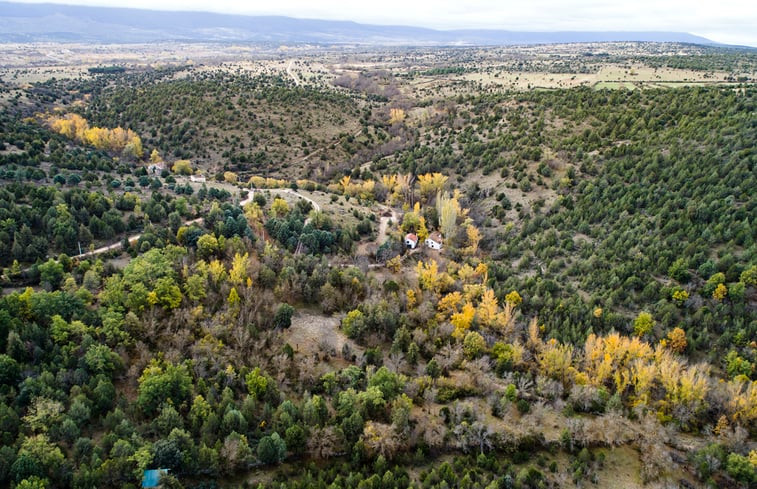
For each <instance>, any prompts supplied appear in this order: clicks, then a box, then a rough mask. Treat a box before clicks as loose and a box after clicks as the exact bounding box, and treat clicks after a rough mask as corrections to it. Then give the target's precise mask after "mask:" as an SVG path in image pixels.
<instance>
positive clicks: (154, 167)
mask: <svg viewBox="0 0 757 489" xmlns="http://www.w3.org/2000/svg"><path fill="white" fill-rule="evenodd" d="M165 169H166V164H165V163H163V162H162V161H159V162H158V163H150V164H149V165H147V173H150V174H152V175H159V174H160V173H161V172H162V171H163V170H165Z"/></svg>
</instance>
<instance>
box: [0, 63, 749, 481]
mask: <svg viewBox="0 0 757 489" xmlns="http://www.w3.org/2000/svg"><path fill="white" fill-rule="evenodd" d="M717 56H718V55H717V54H709V55H707V57H705V58H703V59H700V60H699V61H700V62H701V63H704V64H706V65H707V66H710V65H714V66H719V65H725V66H729V67H730V66H733V65H734V64H737V63H741V62H742V61H743V56H742V55H731V54H723V58H722V59H719V58H717ZM652 58H653V59H652ZM644 60H645V62H647V63H650V64H655V63H656V64H659V65H660V66H670V65H671V64H673V65H675V64H676V63H683V64H692V63H693V62H692V61H690V60H687V58H685V57H683V58H680V59H679V58H674V59H670V58H667V57H659V56H650V59H646V58H644ZM467 66H468V65H467V64H465V63H458V64H449V65H448V66H444V67H439V66H436V67H434V66H429V67H425V68H424V69H422V70H417V69H416V70H414V71H412V70H410V71H407V72H404V71H401V70H400V69H396V72H392V71H379V70H371V69H365V70H364V72H362V73H361V75H360V76H359V77H350V76H347V75H344V76H341V77H337V76H334V78H333V80H332V82H333V83H331V84H322V83H317V84H316V83H312V84H311V83H302V84H300V83H299V82H298V81H297V80H292V79H291V78H288V77H287V76H286V73H283V74H279V75H274V74H269V73H263V74H261V73H246V72H242V71H240V70H236V69H228V68H227V69H222V68H208V67H203V68H202V69H200V68H192V67H187V66H177V67H174V68H155V69H144V70H130V69H115V68H117V66H115V65H113V66H112V67H111V66H110V65H108V66H100V67H95V68H92V69H90V70H89V71H90V73H89V74H88V75H87V76H85V77H80V78H55V79H50V80H47V81H43V82H38V83H34V84H31V85H30V86H29V87H28V88H27V89H26V90H27V92H28V93H27V97H28V98H27V103H28V105H24V104H15V105H13V106H5V107H4V110H3V111H2V112H0V267H2V268H1V271H2V273H1V274H0V285H2V286H3V289H2V294H1V295H0V440H2V443H0V485H2V486H8V487H11V488H19V489H21V488H23V489H31V488H34V489H37V488H64V487H72V488H77V489H89V488H106V487H126V488H130V487H131V488H136V487H141V484H142V480H143V476H144V473H145V471H147V470H162V471H163V475H162V477H161V480H160V482H161V485H162V487H166V488H181V487H186V488H197V489H200V488H202V489H206V488H207V489H210V488H226V487H244V488H256V489H257V488H260V489H288V488H292V489H294V488H306V487H307V488H311V487H316V488H323V489H327V488H328V489H339V488H361V489H362V488H394V487H397V488H416V489H420V488H429V489H430V488H435V489H436V488H439V489H441V488H453V487H459V488H470V489H473V488H480V489H484V488H486V489H495V488H497V489H499V488H550V487H687V488H688V487H727V488H731V487H733V488H740V487H741V488H752V487H757V368H756V367H755V365H756V364H757V245H756V244H755V243H756V240H757V227H756V226H755V224H754V221H755V218H757V199H755V195H757V154H756V153H755V148H757V145H755V142H756V141H757V119H756V118H755V114H757V110H756V109H757V108H756V107H755V105H756V102H757V100H756V97H757V90H755V87H754V85H753V84H750V83H738V82H734V83H732V84H726V85H707V86H680V87H674V88H666V89H665V88H645V89H643V90H642V89H635V90H625V89H612V90H610V89H597V88H593V87H576V88H561V89H550V90H526V91H518V90H500V91H492V90H479V89H478V88H477V86H476V85H472V84H471V85H467V86H466V87H467V88H466V90H465V93H454V94H451V95H450V94H448V95H445V93H444V92H439V93H436V94H435V95H432V96H427V95H424V94H423V93H425V92H423V93H421V92H419V91H416V90H414V89H413V86H412V83H414V81H413V77H414V76H415V73H416V72H421V73H423V75H424V76H429V77H435V76H436V77H448V76H462V75H465V74H466V73H467V72H468V68H467ZM566 69H567V68H566ZM571 69H572V68H571ZM200 178H201V179H200ZM432 235H433V236H437V238H436V239H443V247H442V249H441V250H436V249H431V248H429V247H428V246H427V245H426V244H425V243H426V239H427V238H429V237H432ZM411 236H415V239H416V240H417V241H418V245H417V247H415V246H409V247H408V245H407V239H408V237H411ZM100 247H102V250H100V249H98V248H100ZM621 469H622V470H621Z"/></svg>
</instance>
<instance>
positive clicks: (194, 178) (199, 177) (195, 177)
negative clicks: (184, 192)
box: [189, 175, 205, 183]
mask: <svg viewBox="0 0 757 489" xmlns="http://www.w3.org/2000/svg"><path fill="white" fill-rule="evenodd" d="M189 181H191V182H197V183H205V177H204V176H202V175H190V176H189Z"/></svg>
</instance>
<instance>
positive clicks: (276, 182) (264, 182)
mask: <svg viewBox="0 0 757 489" xmlns="http://www.w3.org/2000/svg"><path fill="white" fill-rule="evenodd" d="M248 183H249V184H250V185H251V186H252V187H253V188H284V187H288V186H289V182H288V181H286V180H281V179H279V178H265V177H260V176H257V175H255V176H252V177H250V180H249V181H248Z"/></svg>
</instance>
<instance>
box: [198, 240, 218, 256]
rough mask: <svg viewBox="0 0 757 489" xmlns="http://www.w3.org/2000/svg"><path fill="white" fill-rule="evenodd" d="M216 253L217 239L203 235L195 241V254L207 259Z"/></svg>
mask: <svg viewBox="0 0 757 489" xmlns="http://www.w3.org/2000/svg"><path fill="white" fill-rule="evenodd" d="M217 252H218V239H216V237H215V236H214V235H212V234H203V235H202V236H200V237H199V238H198V239H197V253H199V255H200V256H201V257H202V258H208V257H210V256H213V255H215V254H216V253H217Z"/></svg>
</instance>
